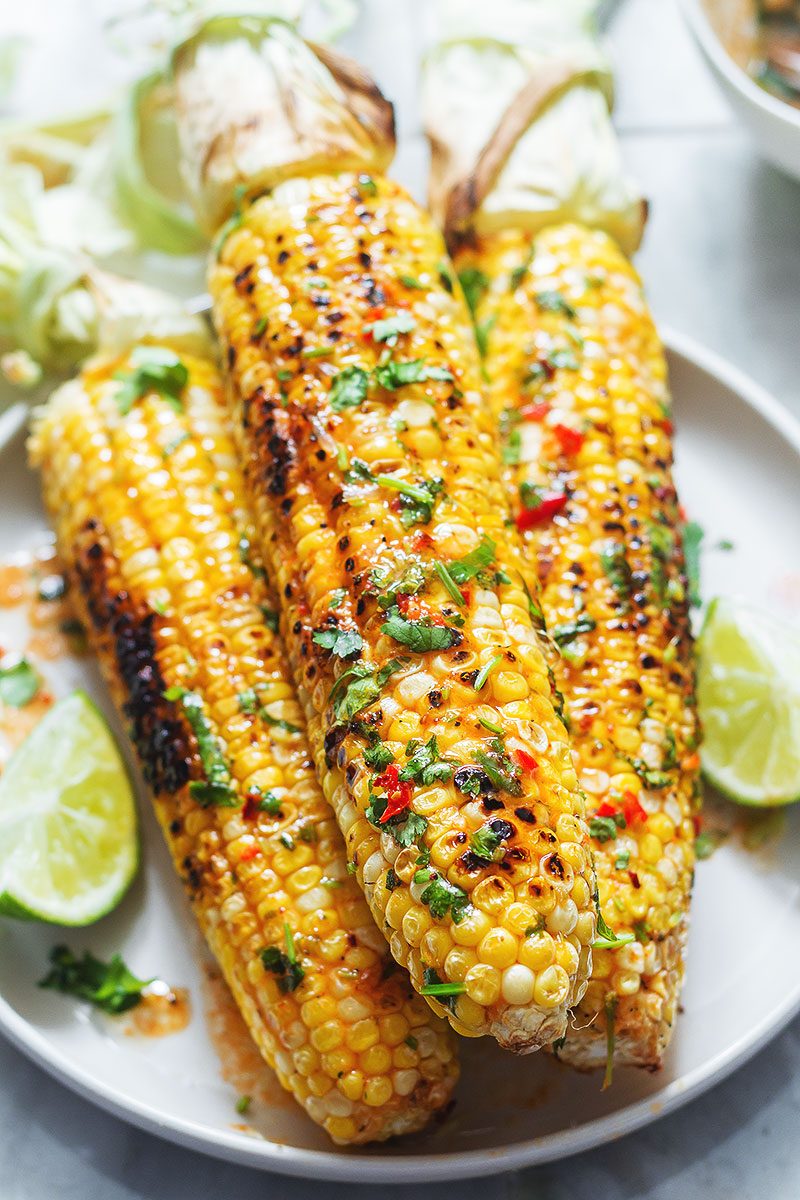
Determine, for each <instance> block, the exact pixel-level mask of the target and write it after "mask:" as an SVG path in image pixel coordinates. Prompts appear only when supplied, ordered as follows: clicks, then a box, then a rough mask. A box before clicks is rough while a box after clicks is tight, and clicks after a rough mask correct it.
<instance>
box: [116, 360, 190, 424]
mask: <svg viewBox="0 0 800 1200" xmlns="http://www.w3.org/2000/svg"><path fill="white" fill-rule="evenodd" d="M130 361H131V365H132V367H133V370H129V371H128V370H126V371H117V372H116V374H115V375H114V378H115V379H117V380H119V381H120V382H121V383H122V387H121V388H120V389H119V391H118V392H117V395H116V401H117V408H118V409H119V411H120V413H121V414H122V416H125V415H126V414H127V413H129V412H130V411H131V409H132V408H133V406H134V404H135V403H136V402H137V400H141V399H142V398H143V397H144V396H146V395H147V394H148V392H156V393H157V394H158V395H159V396H161V398H162V399H163V400H166V401H167V403H168V404H170V405H171V406H172V408H174V409H175V411H176V412H181V411H182V410H183V404H182V403H181V397H182V396H183V392H184V389H185V387H186V384H187V383H188V382H189V370H188V368H187V366H186V364H185V363H184V362H182V361H181V359H180V358H178V355H177V354H176V353H175V351H174V350H167V349H166V348H165V347H164V346H137V347H136V349H135V350H133V352H132V353H131V357H130Z"/></svg>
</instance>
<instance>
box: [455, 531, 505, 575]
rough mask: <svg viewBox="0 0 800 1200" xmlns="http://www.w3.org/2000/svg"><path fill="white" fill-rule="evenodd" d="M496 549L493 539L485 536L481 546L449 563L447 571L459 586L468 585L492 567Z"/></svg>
mask: <svg viewBox="0 0 800 1200" xmlns="http://www.w3.org/2000/svg"><path fill="white" fill-rule="evenodd" d="M496 549H497V547H496V545H495V543H494V542H493V541H492V539H491V538H490V537H485V536H484V537H483V538H481V541H480V544H479V545H478V546H476V547H475V549H474V550H471V551H470V552H469V554H465V555H464V557H463V558H456V559H454V560H453V562H451V563H448V565H447V570H448V572H449V573H450V576H451V577H452V578H453V579H454V580H455V582H456V583H458V584H463V583H468V582H469V581H470V579H474V578H475V576H476V575H479V574H480V572H481V571H485V570H486V568H487V567H490V566H491V565H492V563H493V562H494V555H495V551H496Z"/></svg>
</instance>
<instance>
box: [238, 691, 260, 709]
mask: <svg viewBox="0 0 800 1200" xmlns="http://www.w3.org/2000/svg"><path fill="white" fill-rule="evenodd" d="M236 699H237V700H238V701H239V711H240V712H243V713H254V712H255V711H256V710H257V708H258V696H257V695H256V691H255V688H245V690H244V691H243V692H239V694H238V696H237V697H236Z"/></svg>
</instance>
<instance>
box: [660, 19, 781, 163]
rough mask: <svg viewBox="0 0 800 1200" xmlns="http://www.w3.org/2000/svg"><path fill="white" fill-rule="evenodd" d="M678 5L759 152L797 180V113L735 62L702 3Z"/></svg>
mask: <svg viewBox="0 0 800 1200" xmlns="http://www.w3.org/2000/svg"><path fill="white" fill-rule="evenodd" d="M680 3H681V8H682V9H683V15H684V17H685V18H686V22H687V24H688V26H689V28H690V30H691V31H692V34H693V35H694V38H695V41H696V42H697V45H698V46H699V47H700V50H701V51H702V54H703V57H704V58H705V60H706V62H707V63H708V65H709V66H710V67H711V70H712V72H713V73H714V76H715V77H716V80H717V82H718V83H719V86H720V87H721V89H722V91H723V92H724V93H725V95H726V97H727V99H728V102H729V104H730V105H731V108H732V109H733V111H734V112H735V114H736V115H737V117H739V119H740V120H741V122H742V125H743V126H744V127H745V129H746V130H747V131H748V133H749V134H750V136H751V137H752V138H753V140H754V142H755V144H756V146H757V148H758V150H759V151H760V152H761V154H763V156H764V158H766V159H768V160H769V162H771V163H772V164H773V165H774V166H776V167H778V169H779V170H781V171H785V172H786V173H787V174H788V175H792V176H794V178H795V179H800V109H796V108H792V106H791V105H789V104H786V103H785V101H783V100H778V99H777V98H776V97H775V96H771V95H770V94H769V92H765V91H764V89H763V88H761V87H759V86H758V84H757V83H755V82H754V81H753V80H752V79H751V78H750V76H749V75H748V74H747V72H746V71H744V70H743V69H742V68H741V67H740V66H739V65H738V63H736V62H734V60H733V59H732V58H731V56H730V54H729V53H728V51H727V50H726V49H725V47H724V46H723V44H722V42H721V41H720V39H719V38H718V37H717V34H716V33H715V31H714V29H713V28H712V26H711V24H710V22H709V20H708V17H707V16H706V14H705V11H704V9H703V5H702V3H701V0H680Z"/></svg>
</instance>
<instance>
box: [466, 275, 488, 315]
mask: <svg viewBox="0 0 800 1200" xmlns="http://www.w3.org/2000/svg"><path fill="white" fill-rule="evenodd" d="M458 278H459V282H460V284H461V287H462V290H463V292H464V299H465V300H466V302H467V307H468V308H469V311H470V313H471V314H472V316H473V317H474V316H475V313H476V312H477V309H478V305H479V304H480V302H481V300H482V299H483V297H484V296H485V294H486V292H487V291H488V290H489V284H490V282H491V280H490V279H489V276H488V275H486V274H485V273H484V272H483V271H481V270H480V268H479V267H466V268H465V269H464V270H463V271H459V273H458Z"/></svg>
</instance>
